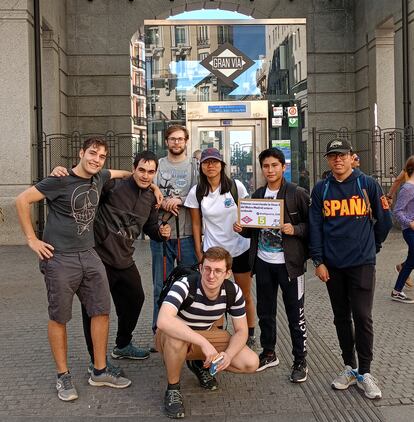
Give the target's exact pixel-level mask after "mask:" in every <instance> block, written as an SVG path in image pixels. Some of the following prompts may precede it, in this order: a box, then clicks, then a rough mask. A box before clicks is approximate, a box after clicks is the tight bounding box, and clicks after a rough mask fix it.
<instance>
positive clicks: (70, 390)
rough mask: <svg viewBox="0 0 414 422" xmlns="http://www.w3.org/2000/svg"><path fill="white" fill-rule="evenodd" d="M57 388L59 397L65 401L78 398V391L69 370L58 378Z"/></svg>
mask: <svg viewBox="0 0 414 422" xmlns="http://www.w3.org/2000/svg"><path fill="white" fill-rule="evenodd" d="M56 390H57V392H58V397H59V398H60V400H63V401H72V400H76V399H77V398H78V392H77V391H76V388H75V386H74V385H73V382H72V376H71V375H70V373H69V372H67V373H66V374H63V375H62V376H61V377H60V378H57V380H56Z"/></svg>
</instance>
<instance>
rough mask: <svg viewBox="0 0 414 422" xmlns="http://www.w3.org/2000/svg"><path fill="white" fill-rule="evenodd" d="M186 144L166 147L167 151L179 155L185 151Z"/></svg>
mask: <svg viewBox="0 0 414 422" xmlns="http://www.w3.org/2000/svg"><path fill="white" fill-rule="evenodd" d="M185 148H186V146H183V147H170V148H168V151H169V152H170V153H171V154H172V155H181V154H182V153H183V152H184V151H185Z"/></svg>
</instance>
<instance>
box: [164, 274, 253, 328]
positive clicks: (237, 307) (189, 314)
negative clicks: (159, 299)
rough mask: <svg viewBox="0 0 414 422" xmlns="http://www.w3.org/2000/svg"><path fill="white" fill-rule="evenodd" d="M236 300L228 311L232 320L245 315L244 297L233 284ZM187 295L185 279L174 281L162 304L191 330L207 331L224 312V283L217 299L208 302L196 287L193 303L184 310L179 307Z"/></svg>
mask: <svg viewBox="0 0 414 422" xmlns="http://www.w3.org/2000/svg"><path fill="white" fill-rule="evenodd" d="M235 288H236V299H235V302H234V304H233V305H232V306H231V307H230V309H229V314H230V315H231V317H232V318H242V317H244V316H245V315H246V311H245V303H244V297H243V295H242V292H241V289H240V287H239V286H238V285H237V284H235ZM188 293H189V283H188V280H187V277H183V278H182V279H181V280H178V281H176V282H175V283H174V284H173V285H172V286H171V289H170V291H169V292H168V294H167V296H166V298H165V299H164V302H163V303H169V304H170V305H172V306H174V307H175V308H176V309H177V311H178V313H177V315H178V317H179V318H180V319H182V320H183V321H184V323H185V324H186V325H188V326H189V327H191V328H192V329H193V330H209V329H210V328H211V326H212V325H213V323H214V322H215V321H217V320H218V319H220V318H221V317H222V316H223V315H224V313H225V312H226V305H227V302H226V289H225V287H224V283H223V285H222V286H221V291H220V294H219V295H218V297H217V299H215V300H210V299H209V298H208V297H207V296H206V295H205V293H204V291H203V288H202V286H201V283H200V284H199V285H198V286H197V293H196V296H195V299H194V302H193V303H192V304H191V305H190V306H189V307H188V308H186V309H181V310H180V306H181V304H182V303H183V301H184V299H185V298H186V297H187V296H188Z"/></svg>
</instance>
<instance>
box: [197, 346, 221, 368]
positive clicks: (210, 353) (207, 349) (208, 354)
mask: <svg viewBox="0 0 414 422" xmlns="http://www.w3.org/2000/svg"><path fill="white" fill-rule="evenodd" d="M204 340H205V342H204V343H203V344H202V345H201V346H200V348H201V351H202V352H203V355H204V356H205V359H204V363H203V366H204V368H208V367H209V366H210V365H211V362H212V361H213V360H214V358H215V357H216V356H217V355H218V352H217V350H216V348H215V347H214V346H213V345H212V344H211V343H210V342H209V341H208V340H206V339H204Z"/></svg>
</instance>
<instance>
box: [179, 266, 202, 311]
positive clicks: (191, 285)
mask: <svg viewBox="0 0 414 422" xmlns="http://www.w3.org/2000/svg"><path fill="white" fill-rule="evenodd" d="M200 277H201V274H190V275H188V276H187V280H188V295H187V297H186V298H185V299H184V300H183V303H182V304H181V306H180V309H179V310H180V311H181V310H183V309H187V308H189V307H190V306H191V305H192V303H193V302H194V300H195V298H196V295H197V288H198V284H199V281H200Z"/></svg>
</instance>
